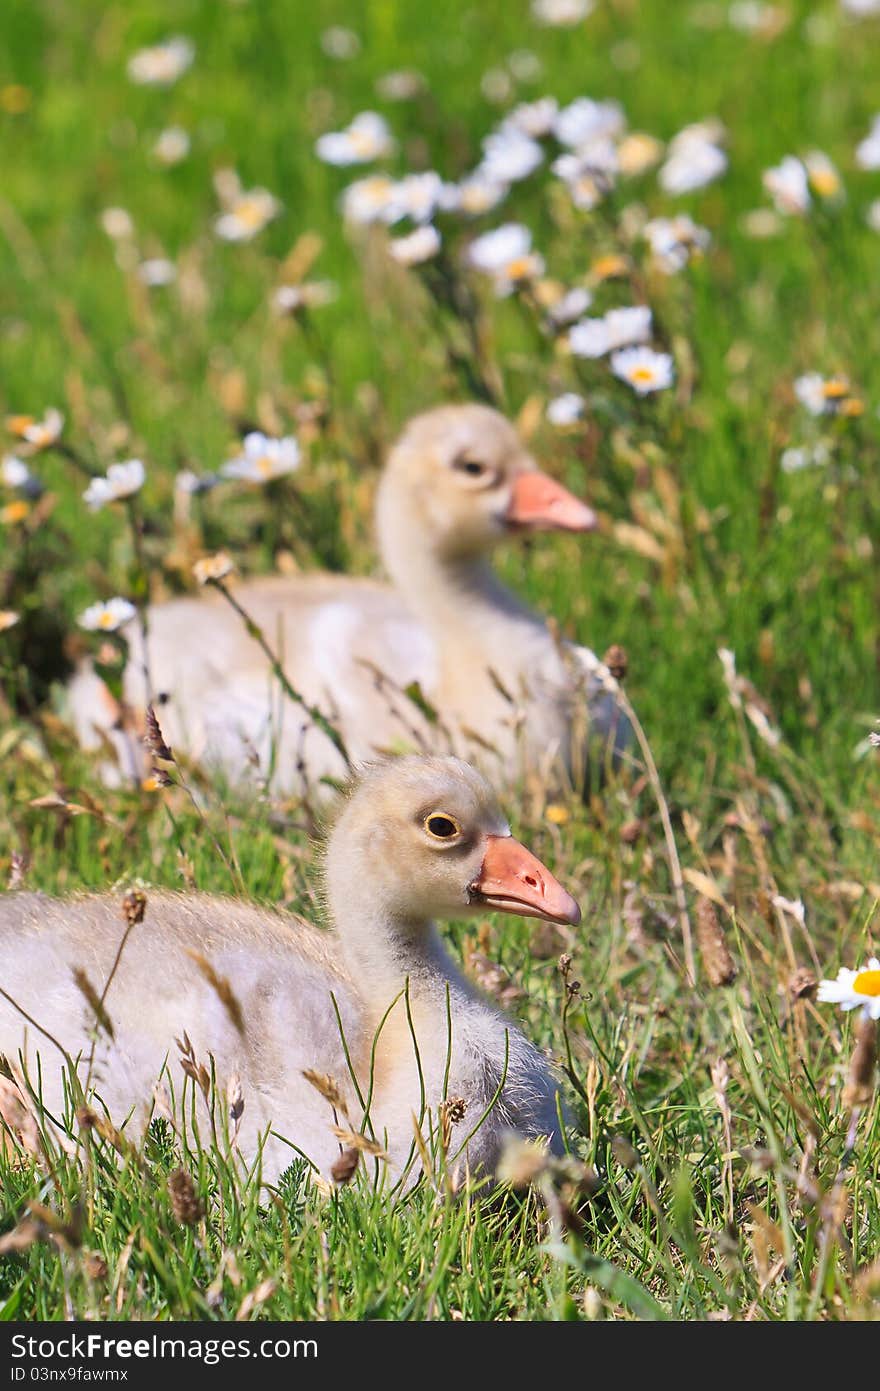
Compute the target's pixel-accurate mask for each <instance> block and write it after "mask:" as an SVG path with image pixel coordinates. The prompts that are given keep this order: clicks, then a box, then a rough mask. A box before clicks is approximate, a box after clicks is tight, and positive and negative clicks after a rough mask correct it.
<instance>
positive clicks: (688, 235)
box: [643, 213, 711, 275]
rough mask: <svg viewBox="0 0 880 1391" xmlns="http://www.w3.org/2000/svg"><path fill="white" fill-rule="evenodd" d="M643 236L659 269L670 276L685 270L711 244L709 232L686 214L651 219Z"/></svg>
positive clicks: (646, 224)
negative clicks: (692, 258)
mask: <svg viewBox="0 0 880 1391" xmlns="http://www.w3.org/2000/svg"><path fill="white" fill-rule="evenodd" d="M643 235H644V238H645V240H646V241H647V243H648V245H649V246H650V248H651V253H652V255H653V256H654V258H655V260H656V262H657V265H658V266H659V267H660V269H661V270H662V271H664V272H665V273H666V274H667V275H673V274H675V272H676V271H680V270H682V269H683V268H684V267H685V266H686V265H687V263H688V261H689V260H690V259H691V257H692V256H694V255H695V254H698V253H699V252H701V251H704V250H705V249H706V247H707V246H708V245H709V242H710V240H711V237H710V236H709V233H708V232H707V230H706V228H705V227H700V226H698V225H697V223H696V222H694V220H693V218H691V217H688V216H687V214H686V213H680V214H679V215H678V216H677V217H653V218H651V220H650V222H646V223H645V226H644V228H643Z"/></svg>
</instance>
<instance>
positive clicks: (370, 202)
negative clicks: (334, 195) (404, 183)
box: [342, 174, 403, 224]
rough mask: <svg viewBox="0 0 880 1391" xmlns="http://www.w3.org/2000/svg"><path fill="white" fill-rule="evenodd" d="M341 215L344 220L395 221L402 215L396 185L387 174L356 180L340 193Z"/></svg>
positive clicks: (364, 222) (361, 221)
mask: <svg viewBox="0 0 880 1391" xmlns="http://www.w3.org/2000/svg"><path fill="white" fill-rule="evenodd" d="M342 215H343V217H344V218H345V220H346V222H357V223H362V224H368V223H370V222H387V223H391V222H397V221H398V219H399V218H400V217H402V216H403V213H402V211H401V208H400V197H399V193H398V185H397V184H396V183H395V181H394V179H390V178H389V177H388V175H387V174H373V175H371V177H370V178H367V179H358V180H356V182H355V183H353V184H349V186H348V188H346V189H345V191H344V192H343V194H342Z"/></svg>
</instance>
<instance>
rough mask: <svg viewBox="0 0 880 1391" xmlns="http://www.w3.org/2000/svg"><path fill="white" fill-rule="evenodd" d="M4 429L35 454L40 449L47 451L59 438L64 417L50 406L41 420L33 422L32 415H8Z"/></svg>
mask: <svg viewBox="0 0 880 1391" xmlns="http://www.w3.org/2000/svg"><path fill="white" fill-rule="evenodd" d="M6 428H7V430H9V432H10V433H11V434H13V435H17V436H18V438H19V439H22V440H24V441H25V442H26V443H27V444H29V445H30V446H31V453H34V454H35V453H37V451H38V450H40V449H48V448H49V446H50V445H52V444H54V443H55V441H56V440H57V439H59V438H60V436H61V431H62V430H63V429H64V416H63V415H62V414H61V412H60V411H59V410H56V409H55V407H54V406H50V408H49V409H48V410H47V411H46V414H45V415H44V416H43V419H42V420H35V419H34V417H33V416H32V415H9V416H7V417H6Z"/></svg>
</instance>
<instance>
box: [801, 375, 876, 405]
mask: <svg viewBox="0 0 880 1391" xmlns="http://www.w3.org/2000/svg"><path fill="white" fill-rule="evenodd" d="M794 393H795V396H797V398H798V400H799V401H800V403H801V405H802V406H806V408H807V410H808V411H809V412H810V415H860V414H861V411H862V403H861V401H860V400H859V398H858V397H857V396H854V395H853V393H852V390H851V388H850V384H849V382H848V381H847V379H846V377H822V376H820V374H819V373H818V372H806V373H805V374H804V375H803V376H802V377H798V378H797V380H796V381H795V384H794Z"/></svg>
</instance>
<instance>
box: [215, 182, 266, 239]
mask: <svg viewBox="0 0 880 1391" xmlns="http://www.w3.org/2000/svg"><path fill="white" fill-rule="evenodd" d="M281 207H282V205H281V203H280V202H279V201H278V199H277V198H276V197H275V196H274V194H271V193H270V192H269V191H268V189H265V188H252V189H251V190H250V192H249V193H242V192H240V193H239V194H238V196H237V197H235V198H233V199H232V200H231V201H230V203H229V205H228V207H227V208H226V211H225V212H223V213H221V215H220V217H218V218H217V220H216V222H215V223H214V231H215V232H216V233H217V236H218V237H221V238H222V239H223V241H230V242H243V241H250V240H251V239H252V238H253V237H255V236H257V234H258V233H259V232H262V230H263V228H264V227H265V226H266V225H267V224H268V223H269V222H271V221H272V218H273V217H277V216H278V214H279V213H280V211H281Z"/></svg>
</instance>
